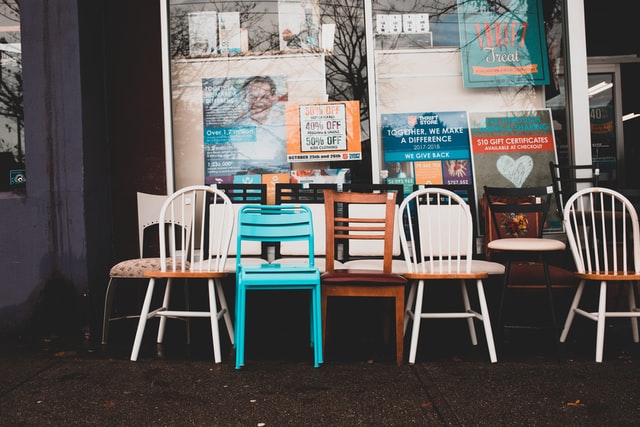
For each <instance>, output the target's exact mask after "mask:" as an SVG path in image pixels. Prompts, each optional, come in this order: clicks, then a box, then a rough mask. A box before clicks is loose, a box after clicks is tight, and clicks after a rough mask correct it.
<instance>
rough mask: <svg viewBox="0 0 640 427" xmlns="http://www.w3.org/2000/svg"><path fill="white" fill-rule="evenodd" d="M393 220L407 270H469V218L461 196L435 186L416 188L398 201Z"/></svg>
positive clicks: (467, 207)
mask: <svg viewBox="0 0 640 427" xmlns="http://www.w3.org/2000/svg"><path fill="white" fill-rule="evenodd" d="M397 222H398V233H399V235H400V242H401V243H402V251H403V253H404V255H405V261H406V263H407V270H408V271H409V272H412V273H431V274H433V273H469V272H471V262H472V259H473V246H474V235H473V217H472V216H471V210H470V208H469V205H468V204H467V203H466V202H465V201H464V199H463V198H462V197H461V196H459V195H458V194H456V193H455V192H453V191H451V190H447V189H444V188H437V187H428V188H423V189H419V190H416V191H414V192H413V193H411V194H409V195H408V196H407V197H405V199H404V200H403V201H402V203H401V204H400V216H399V218H398V221H397ZM426 261H429V262H426Z"/></svg>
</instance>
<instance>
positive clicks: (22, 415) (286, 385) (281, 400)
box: [0, 321, 640, 426]
mask: <svg viewBox="0 0 640 427" xmlns="http://www.w3.org/2000/svg"><path fill="white" fill-rule="evenodd" d="M628 324H629V322H628V321H623V322H622V323H620V324H616V325H614V327H612V328H610V330H608V331H607V337H606V342H605V345H606V352H605V362H604V363H602V364H596V363H595V362H594V346H593V343H594V340H595V338H594V337H593V335H594V334H592V332H593V333H594V332H595V331H594V330H593V329H592V328H591V325H590V324H585V325H584V327H583V329H584V333H583V334H582V333H578V334H576V336H575V337H573V339H572V340H571V342H568V343H567V344H565V345H564V346H563V349H564V350H566V351H565V354H564V355H562V357H561V358H557V357H556V355H555V354H554V349H555V346H554V345H553V343H552V342H551V341H550V340H549V339H548V337H542V336H541V335H536V334H529V335H527V333H525V332H518V333H517V334H516V337H515V338H514V337H512V338H511V339H510V341H507V342H506V343H505V344H504V345H502V346H501V348H500V350H499V352H498V359H499V360H498V363H497V364H491V363H489V361H488V356H487V351H486V348H483V347H482V345H480V346H479V347H478V348H473V347H472V346H471V345H470V344H469V342H468V336H467V337H465V336H464V335H463V334H459V333H458V332H459V331H458V330H456V329H455V328H454V329H434V328H432V329H430V330H429V329H427V330H426V331H425V334H426V335H425V337H424V339H423V341H421V346H420V347H419V350H420V351H419V354H418V363H416V364H415V365H413V366H410V365H408V364H404V365H402V366H396V365H395V363H394V362H393V354H392V353H393V351H385V350H384V349H383V350H382V351H381V353H380V354H381V356H380V359H376V358H373V359H369V358H365V359H360V360H359V358H360V357H361V355H360V354H353V353H350V354H347V353H342V354H341V353H339V352H335V351H334V352H333V355H330V356H329V357H327V358H326V361H325V364H324V365H323V366H321V367H320V368H318V369H314V368H313V367H312V362H311V355H310V352H307V350H302V351H299V347H300V345H299V344H300V340H297V339H293V340H291V341H290V342H289V344H288V345H285V344H282V343H279V344H278V347H277V348H274V347H271V348H267V347H264V348H260V347H257V346H254V347H253V349H250V348H248V349H247V365H246V366H245V367H244V368H243V369H241V370H239V371H238V370H235V369H234V362H233V360H234V359H233V358H234V354H233V350H232V349H231V348H229V347H227V349H226V350H225V352H224V353H223V355H224V361H223V363H222V364H218V365H215V364H214V363H213V361H212V357H211V354H210V350H208V348H207V345H208V343H206V342H205V343H204V344H202V345H201V346H199V347H193V346H192V348H191V349H190V350H188V351H187V350H185V348H186V346H185V345H184V344H183V343H180V342H176V341H180V340H175V339H173V338H171V339H168V341H167V344H164V345H163V346H159V347H156V345H155V344H153V339H150V340H145V342H146V344H145V347H143V352H142V353H141V354H142V357H141V359H140V360H139V361H138V362H131V361H129V360H128V356H129V351H130V343H129V342H128V340H127V339H122V340H121V341H120V342H118V341H117V340H115V339H114V340H112V341H113V343H110V344H109V345H108V346H106V347H102V346H98V347H97V348H91V347H90V346H89V344H85V343H80V344H78V345H75V346H74V345H68V344H64V343H60V342H56V340H53V341H51V340H39V341H37V342H31V343H25V342H13V343H4V344H3V346H2V351H1V352H0V375H1V376H2V381H1V382H0V384H1V385H0V424H2V425H7V426H8V425H11V426H15V425H29V426H35V425H127V426H130V425H163V426H168V425H207V426H261V425H264V426H283V425H287V426H301V425H331V426H334V425H335V426H353V425H385V426H387V425H389V426H409V425H423V426H424V425H436V426H437V425H491V426H496V425H538V426H540V425H563V426H578V425H579V426H603V425H616V426H620V425H637V424H638V420H639V419H640V387H639V386H638V384H637V378H639V377H640V363H639V362H638V360H639V359H638V355H639V348H638V345H637V344H636V345H634V344H633V343H632V340H631V334H630V332H629V329H628ZM625 325H627V327H625ZM196 333H198V332H196ZM198 334H199V333H198ZM194 339H198V340H200V341H206V340H205V339H204V338H203V336H201V335H198V336H197V337H194ZM303 347H304V346H303ZM373 347H375V345H374V346H373Z"/></svg>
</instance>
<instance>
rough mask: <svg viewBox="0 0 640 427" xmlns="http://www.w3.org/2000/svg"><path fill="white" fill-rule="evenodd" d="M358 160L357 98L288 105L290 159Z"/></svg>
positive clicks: (360, 147)
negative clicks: (353, 99)
mask: <svg viewBox="0 0 640 427" xmlns="http://www.w3.org/2000/svg"><path fill="white" fill-rule="evenodd" d="M361 159H362V145H361V141H360V104H359V102H358V101H342V102H322V103H313V104H289V105H287V160H288V161H289V162H317V161H346V160H361Z"/></svg>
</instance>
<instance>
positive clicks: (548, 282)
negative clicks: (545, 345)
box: [542, 261, 558, 341]
mask: <svg viewBox="0 0 640 427" xmlns="http://www.w3.org/2000/svg"><path fill="white" fill-rule="evenodd" d="M542 266H543V269H544V280H545V285H546V288H547V295H548V297H549V309H550V310H551V324H552V325H553V330H554V333H555V336H554V341H555V339H557V338H558V334H557V333H558V321H557V319H556V306H555V303H554V301H553V288H552V287H551V274H550V273H549V264H547V262H546V261H545V262H544V263H543V264H542Z"/></svg>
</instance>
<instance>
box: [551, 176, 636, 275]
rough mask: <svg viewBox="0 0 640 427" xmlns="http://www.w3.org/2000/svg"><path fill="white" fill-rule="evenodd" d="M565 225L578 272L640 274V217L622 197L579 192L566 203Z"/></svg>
mask: <svg viewBox="0 0 640 427" xmlns="http://www.w3.org/2000/svg"><path fill="white" fill-rule="evenodd" d="M563 223H564V227H565V231H566V233H567V240H568V242H569V247H570V249H571V254H572V255H573V260H574V262H575V265H576V268H577V270H578V271H579V272H581V273H596V272H600V273H607V272H608V273H612V272H614V271H617V272H618V273H627V272H633V273H635V274H638V273H640V230H639V226H638V213H637V211H636V209H635V208H634V206H633V204H632V203H631V202H630V201H629V199H627V198H626V197H625V196H623V195H622V194H621V193H619V192H617V191H615V190H612V189H608V188H602V187H591V188H585V189H582V190H578V191H577V192H576V193H575V194H574V195H573V196H571V197H570V198H569V200H567V203H566V205H565V207H564V211H563Z"/></svg>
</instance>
